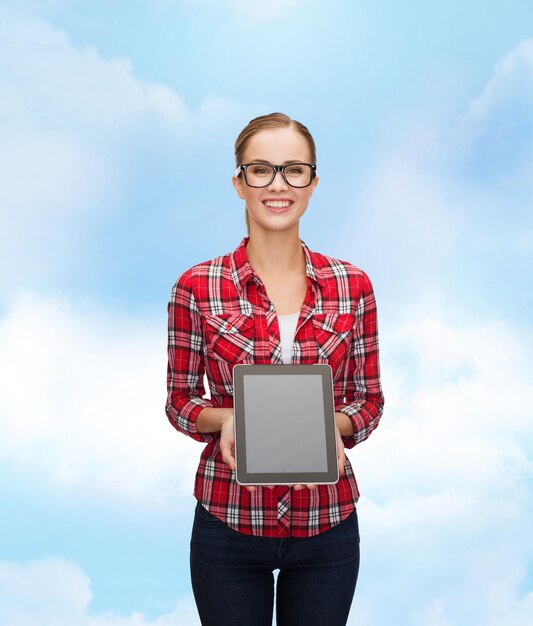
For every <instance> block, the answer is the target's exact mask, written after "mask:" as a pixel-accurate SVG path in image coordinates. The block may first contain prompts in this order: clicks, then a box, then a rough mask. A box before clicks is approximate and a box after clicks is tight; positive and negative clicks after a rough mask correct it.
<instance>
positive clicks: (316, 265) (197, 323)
mask: <svg viewBox="0 0 533 626" xmlns="http://www.w3.org/2000/svg"><path fill="white" fill-rule="evenodd" d="M248 239H249V237H248V236H247V237H244V238H243V240H242V241H241V243H240V244H239V245H238V246H237V248H236V249H235V250H234V251H233V252H232V253H228V254H226V255H224V256H219V257H217V258H215V259H212V260H211V261H205V262H202V263H198V264H197V265H195V266H193V267H192V268H190V269H188V270H186V271H185V272H183V273H182V274H181V276H180V277H179V278H178V279H177V281H176V282H175V284H174V286H173V288H172V293H171V297H170V302H169V304H168V370H167V389H168V397H167V403H166V414H167V416H168V419H169V420H170V422H171V424H172V425H173V426H174V427H175V428H176V429H177V430H179V431H180V432H182V433H184V434H185V435H188V436H189V437H192V438H193V439H195V440H196V441H201V442H204V443H206V444H207V445H206V446H205V448H204V449H203V451H202V453H201V456H200V463H199V466H198V470H197V473H196V478H195V484H194V491H193V494H194V496H195V497H196V499H197V500H199V501H200V502H201V504H202V505H203V506H204V507H205V508H206V509H207V510H209V511H210V512H211V513H212V514H213V515H215V516H216V517H218V518H219V519H221V520H222V521H224V522H225V523H226V524H227V525H228V526H229V527H230V528H233V529H234V530H237V531H239V532H241V533H244V534H247V535H258V536H263V537H311V536H312V535H316V534H318V533H321V532H323V531H325V530H327V529H328V528H331V527H332V526H335V525H336V524H338V523H339V522H341V521H342V520H344V519H345V518H346V517H347V516H348V515H349V514H350V513H351V512H352V511H353V509H354V508H355V504H356V502H357V500H358V499H359V490H358V487H357V482H356V479H355V476H354V474H353V471H352V466H351V464H350V460H349V459H348V457H347V456H346V463H345V475H344V476H341V477H340V478H339V480H338V482H337V483H336V484H334V485H319V486H318V488H317V489H316V490H310V489H302V490H299V491H295V490H294V489H293V488H292V487H290V486H287V485H280V486H276V487H274V488H273V489H269V488H268V487H262V486H258V487H257V489H256V491H255V492H254V493H250V492H249V491H248V490H247V489H245V488H244V487H242V486H241V485H239V484H238V483H237V481H236V480H235V472H234V471H233V470H231V469H230V467H229V466H228V465H227V464H226V463H225V462H224V461H223V460H222V456H221V454H220V432H215V433H199V432H198V431H197V428H196V418H197V417H198V413H199V412H200V411H201V410H202V409H203V408H204V407H233V381H232V369H233V366H234V365H235V364H237V363H274V364H276V363H278V364H281V363H282V362H283V361H282V349H281V343H280V333H279V326H278V323H277V315H276V311H275V308H274V305H273V304H272V302H271V301H270V300H269V298H268V296H267V293H266V290H265V287H264V285H263V283H262V281H261V279H260V278H259V276H258V275H257V274H256V273H255V272H254V270H253V269H252V266H251V265H250V263H249V261H248V256H247V253H246V244H247V243H248ZM300 242H301V244H302V247H303V250H304V253H305V260H306V273H307V283H308V289H307V294H306V296H305V300H304V303H303V305H302V308H301V311H300V317H299V319H298V324H297V327H296V334H295V337H294V345H293V352H292V363H306V364H311V363H329V364H330V365H331V367H332V370H333V388H334V401H335V411H340V412H342V413H345V414H346V415H348V416H349V417H350V419H351V421H352V423H353V426H354V433H353V435H350V436H346V437H343V438H342V439H343V441H344V446H345V448H353V446H355V444H357V443H360V442H361V441H363V440H365V439H366V438H367V437H368V436H369V435H370V433H371V432H372V431H373V430H374V429H375V428H376V427H377V425H378V423H379V420H380V417H381V414H382V412H383V405H384V397H383V393H382V390H381V383H380V371H379V353H378V329H377V315H376V302H375V299H374V293H373V289H372V283H371V282H370V279H369V278H368V276H367V275H366V274H365V272H363V271H362V270H360V269H358V268H357V267H355V266H354V265H352V264H350V263H348V262H347V261H340V260H338V259H334V258H331V257H328V256H326V255H324V254H320V253H318V252H312V251H311V250H309V248H308V247H307V245H306V244H305V243H304V242H303V241H302V240H301V239H300ZM204 371H205V372H206V373H207V378H208V380H209V387H210V390H211V399H210V400H209V399H207V398H204V397H203V396H204V394H205V388H204V385H203V376H204Z"/></svg>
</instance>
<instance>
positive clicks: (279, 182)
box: [268, 170, 287, 189]
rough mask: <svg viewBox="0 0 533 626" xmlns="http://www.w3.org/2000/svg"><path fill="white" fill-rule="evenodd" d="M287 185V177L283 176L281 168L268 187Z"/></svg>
mask: <svg viewBox="0 0 533 626" xmlns="http://www.w3.org/2000/svg"><path fill="white" fill-rule="evenodd" d="M286 187H287V183H286V182H285V179H284V178H283V175H282V173H281V170H279V171H278V172H276V174H275V175H274V178H273V180H272V182H271V183H270V185H269V186H268V188H269V189H271V188H272V189H285V188H286Z"/></svg>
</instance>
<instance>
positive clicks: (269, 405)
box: [233, 363, 339, 485]
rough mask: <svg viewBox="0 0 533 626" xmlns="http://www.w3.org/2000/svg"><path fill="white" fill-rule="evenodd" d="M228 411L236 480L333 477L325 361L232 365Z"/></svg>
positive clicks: (332, 433)
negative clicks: (231, 415) (230, 411)
mask: <svg viewBox="0 0 533 626" xmlns="http://www.w3.org/2000/svg"><path fill="white" fill-rule="evenodd" d="M233 410H234V428H235V462H236V479H237V482H238V483H239V484H240V485H293V484H298V483H302V484H305V483H317V484H332V483H336V482H337V481H338V480H339V469H338V462H337V438H336V434H335V405H334V400H333V377H332V369H331V366H330V365H328V364H322V363H320V364H316V365H302V364H298V365H292V364H279V365H270V364H266V365H263V364H260V365H259V364H249V363H241V364H237V365H235V366H234V367H233Z"/></svg>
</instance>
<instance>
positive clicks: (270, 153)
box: [232, 128, 318, 231]
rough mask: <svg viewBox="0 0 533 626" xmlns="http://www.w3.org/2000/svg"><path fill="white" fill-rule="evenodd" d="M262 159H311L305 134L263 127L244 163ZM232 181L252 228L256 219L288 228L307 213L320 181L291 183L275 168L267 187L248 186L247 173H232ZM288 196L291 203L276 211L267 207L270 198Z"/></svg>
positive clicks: (276, 161)
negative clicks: (301, 185)
mask: <svg viewBox="0 0 533 626" xmlns="http://www.w3.org/2000/svg"><path fill="white" fill-rule="evenodd" d="M256 159H263V160H265V161H268V162H269V163H273V164H276V165H283V164H284V163H285V161H295V160H297V161H301V162H302V163H311V156H310V153H309V147H308V145H307V142H306V140H305V139H304V137H303V136H302V135H301V134H300V133H299V132H298V131H296V130H294V129H292V128H276V129H274V130H263V131H261V132H260V133H257V134H256V135H254V136H253V137H252V138H251V139H250V141H249V142H248V146H247V147H246V150H245V153H244V158H243V163H250V162H252V161H255V160H256ZM232 182H233V185H234V187H235V189H236V190H237V193H238V194H239V198H242V199H243V200H244V201H245V203H246V208H247V210H248V214H249V217H250V230H251V229H252V227H253V222H255V223H256V224H257V225H258V226H260V227H261V228H263V229H266V230H278V231H279V230H285V229H287V228H288V227H290V226H294V224H296V223H297V222H298V220H299V219H300V217H301V216H302V215H303V214H304V213H305V211H306V209H307V205H308V203H309V198H310V197H311V195H312V193H313V191H314V190H315V187H316V186H317V184H318V176H316V177H315V178H314V179H313V181H312V182H311V184H310V185H309V186H308V187H301V188H296V187H291V186H290V185H289V184H288V183H286V182H285V180H284V178H283V176H282V175H281V172H276V176H275V178H274V180H273V181H272V182H271V183H270V185H268V186H266V187H260V188H257V187H249V186H248V185H247V184H246V182H245V181H244V175H243V174H241V175H240V177H237V176H233V179H232ZM269 200H271V201H275V200H277V201H280V200H286V201H288V202H289V207H288V209H286V210H283V211H281V212H280V211H279V209H278V210H277V211H275V210H274V208H269V207H268V201H269Z"/></svg>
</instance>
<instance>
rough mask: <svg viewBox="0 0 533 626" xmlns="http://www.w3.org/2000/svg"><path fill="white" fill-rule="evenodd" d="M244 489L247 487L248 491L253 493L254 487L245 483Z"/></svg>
mask: <svg viewBox="0 0 533 626" xmlns="http://www.w3.org/2000/svg"><path fill="white" fill-rule="evenodd" d="M246 489H248V491H249V492H250V493H253V492H254V491H255V490H256V487H254V486H253V485H246Z"/></svg>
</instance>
